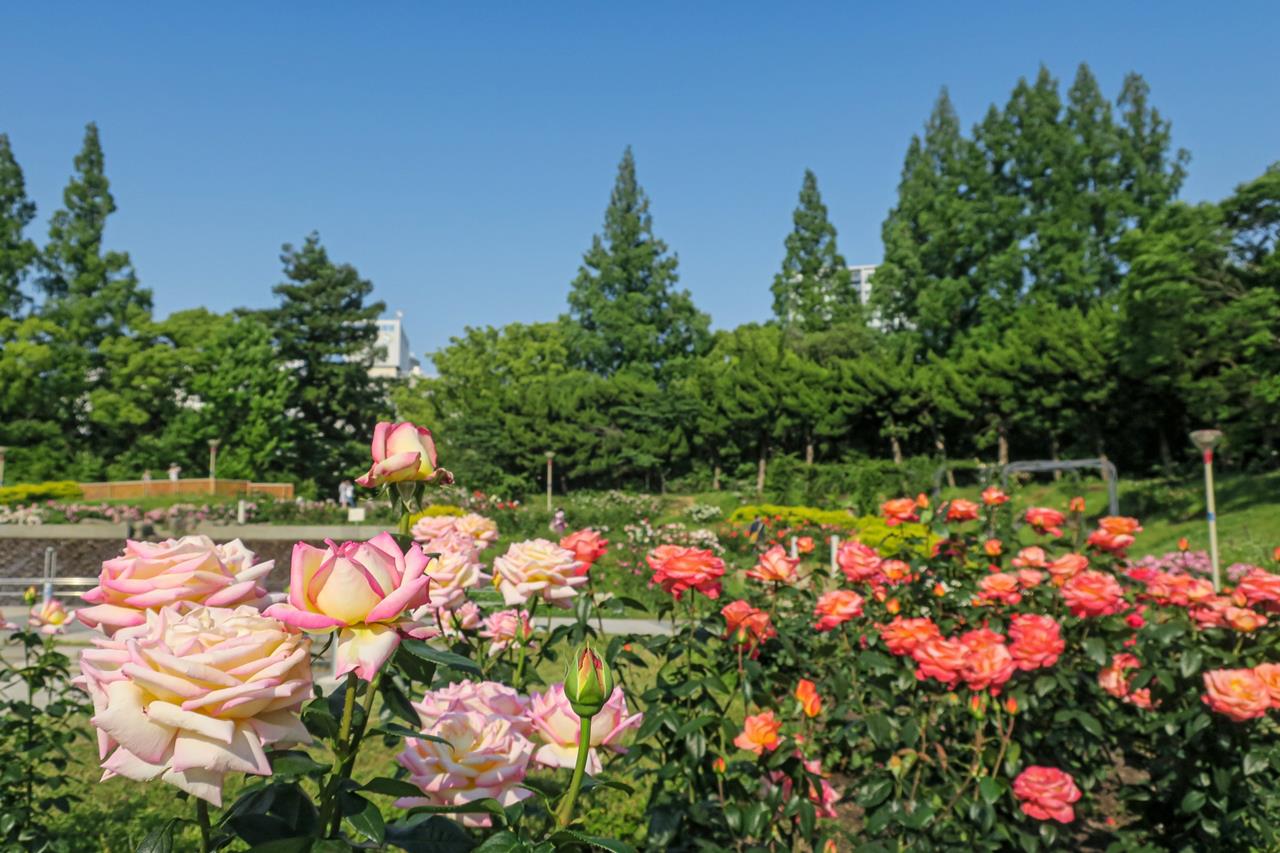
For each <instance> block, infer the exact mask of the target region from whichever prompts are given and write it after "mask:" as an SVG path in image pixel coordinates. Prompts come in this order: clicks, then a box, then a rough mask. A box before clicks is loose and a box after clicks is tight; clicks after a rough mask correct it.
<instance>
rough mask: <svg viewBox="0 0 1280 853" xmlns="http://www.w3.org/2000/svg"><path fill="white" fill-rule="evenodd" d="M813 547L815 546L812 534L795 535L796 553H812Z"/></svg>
mask: <svg viewBox="0 0 1280 853" xmlns="http://www.w3.org/2000/svg"><path fill="white" fill-rule="evenodd" d="M814 547H815V546H814V542H813V537H812V536H797V537H796V553H797V554H812V553H813V549H814Z"/></svg>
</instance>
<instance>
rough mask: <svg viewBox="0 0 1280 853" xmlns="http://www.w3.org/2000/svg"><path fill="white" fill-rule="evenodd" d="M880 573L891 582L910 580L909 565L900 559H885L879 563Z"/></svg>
mask: <svg viewBox="0 0 1280 853" xmlns="http://www.w3.org/2000/svg"><path fill="white" fill-rule="evenodd" d="M880 573H881V574H883V575H884V579H885V580H886V581H888V582H889V583H891V584H894V583H906V582H907V581H909V580H911V565H910V564H909V563H906V562H904V561H902V560H885V561H884V562H883V563H881V564H880Z"/></svg>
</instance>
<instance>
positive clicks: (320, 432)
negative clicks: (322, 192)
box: [270, 233, 388, 489]
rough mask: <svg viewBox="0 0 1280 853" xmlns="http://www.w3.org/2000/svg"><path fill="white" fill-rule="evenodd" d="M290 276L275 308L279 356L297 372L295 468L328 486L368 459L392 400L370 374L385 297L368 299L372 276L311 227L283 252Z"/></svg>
mask: <svg viewBox="0 0 1280 853" xmlns="http://www.w3.org/2000/svg"><path fill="white" fill-rule="evenodd" d="M280 260H281V262H282V263H283V264H284V273H285V278H286V279H287V280H286V281H284V282H282V283H280V284H277V285H276V286H275V288H274V289H273V291H274V293H275V294H276V296H278V297H280V305H279V306H278V307H277V308H275V309H274V310H273V311H272V312H271V313H270V317H271V325H272V329H273V332H274V337H275V339H276V345H277V350H278V352H279V358H280V361H281V363H282V364H283V365H285V366H286V368H287V369H289V370H291V371H292V372H293V374H294V376H295V378H296V380H297V381H296V385H295V386H294V391H293V394H292V395H291V399H290V400H289V403H288V406H287V407H286V409H287V410H288V411H290V412H291V413H294V415H295V418H294V430H295V433H296V435H295V436H291V437H290V440H289V441H288V442H287V443H289V444H292V445H293V446H296V447H299V448H301V450H300V453H299V456H298V458H297V459H296V460H294V467H293V473H294V474H295V476H297V477H298V478H299V479H300V480H312V481H314V482H315V483H316V484H317V485H318V486H320V487H322V488H324V489H328V488H329V487H331V486H333V485H334V484H336V483H338V482H339V481H340V480H342V479H343V478H345V477H350V476H351V475H352V474H353V472H356V470H357V469H358V468H360V467H361V466H362V465H365V464H367V461H368V460H367V456H368V440H369V436H370V435H372V434H373V427H374V424H375V423H376V422H377V420H378V417H379V416H380V415H382V414H384V413H385V410H386V409H387V408H388V406H387V402H386V399H385V396H384V392H383V388H382V383H381V382H380V381H378V380H376V379H373V378H371V377H370V376H369V368H370V367H371V366H372V365H373V361H374V358H375V355H376V353H375V350H374V345H375V342H376V340H377V336H378V327H377V323H376V322H375V321H376V319H377V317H378V315H379V314H381V313H382V311H383V309H384V306H383V304H382V303H381V302H372V303H368V302H366V300H367V299H368V297H369V295H370V294H372V293H373V284H372V283H370V282H369V281H368V280H367V279H363V278H361V277H360V274H359V273H358V272H357V271H356V268H355V267H353V266H351V265H350V264H335V263H334V262H333V261H331V260H330V259H329V255H328V253H327V252H326V251H325V249H324V247H323V246H322V245H321V244H320V237H319V235H318V234H315V233H312V234H310V235H309V236H308V237H307V239H306V242H304V243H303V244H302V246H301V247H300V248H294V247H293V246H291V245H288V244H286V245H285V247H284V249H283V253H282V254H281V256H280Z"/></svg>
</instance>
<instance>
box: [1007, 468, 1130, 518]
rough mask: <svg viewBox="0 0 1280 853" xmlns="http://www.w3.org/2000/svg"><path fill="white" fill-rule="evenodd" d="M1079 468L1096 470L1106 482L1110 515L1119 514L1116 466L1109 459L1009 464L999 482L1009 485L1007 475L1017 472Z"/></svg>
mask: <svg viewBox="0 0 1280 853" xmlns="http://www.w3.org/2000/svg"><path fill="white" fill-rule="evenodd" d="M1081 468H1097V469H1098V470H1099V471H1101V472H1102V479H1104V480H1106V481H1107V501H1108V504H1109V506H1110V508H1111V514H1112V515H1119V514H1120V490H1119V486H1118V484H1117V480H1118V475H1117V473H1116V466H1115V465H1114V464H1113V463H1112V462H1111V460H1110V459H1060V460H1053V459H1036V460H1031V461H1027V462H1010V463H1009V464H1008V465H1005V466H1004V468H1003V469H1001V471H1000V482H1001V484H1002V485H1004V486H1008V485H1009V475H1010V474H1013V473H1017V472H1019V471H1027V472H1030V473H1033V474H1039V473H1043V472H1045V471H1077V470H1079V469H1081Z"/></svg>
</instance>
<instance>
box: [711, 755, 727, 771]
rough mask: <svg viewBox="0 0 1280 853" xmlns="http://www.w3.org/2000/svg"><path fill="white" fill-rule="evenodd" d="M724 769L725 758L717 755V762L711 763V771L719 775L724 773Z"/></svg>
mask: <svg viewBox="0 0 1280 853" xmlns="http://www.w3.org/2000/svg"><path fill="white" fill-rule="evenodd" d="M724 768H725V764H724V758H723V757H721V756H719V755H717V756H716V760H715V761H713V762H711V769H712V770H714V771H716V772H717V773H724Z"/></svg>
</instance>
